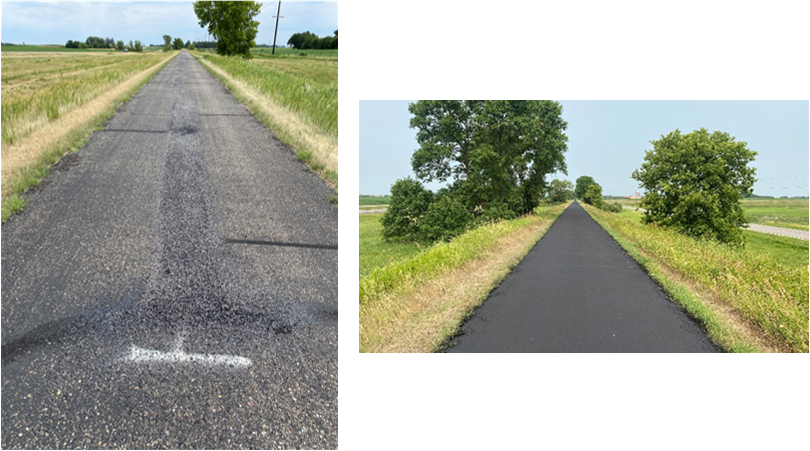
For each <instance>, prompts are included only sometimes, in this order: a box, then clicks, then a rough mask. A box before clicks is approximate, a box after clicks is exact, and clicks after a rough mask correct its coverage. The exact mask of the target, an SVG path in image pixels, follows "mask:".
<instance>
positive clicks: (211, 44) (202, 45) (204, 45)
mask: <svg viewBox="0 0 810 451" xmlns="http://www.w3.org/2000/svg"><path fill="white" fill-rule="evenodd" d="M194 47H197V48H198V49H215V48H217V43H216V42H215V41H202V42H200V41H194Z"/></svg>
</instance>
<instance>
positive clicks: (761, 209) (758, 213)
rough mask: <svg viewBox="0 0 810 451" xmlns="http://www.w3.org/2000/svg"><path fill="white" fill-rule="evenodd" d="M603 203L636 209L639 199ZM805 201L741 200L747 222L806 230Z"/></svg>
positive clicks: (639, 202) (806, 202) (806, 213)
mask: <svg viewBox="0 0 810 451" xmlns="http://www.w3.org/2000/svg"><path fill="white" fill-rule="evenodd" d="M605 202H609V203H616V204H620V205H626V206H628V207H638V206H639V205H640V204H641V200H639V199H610V200H605ZM808 204H810V201H808V200H807V199H743V200H742V207H743V211H744V212H745V214H746V216H747V217H748V219H749V222H751V223H754V224H763V225H769V226H774V227H786V228H792V229H797V230H808V221H810V214H808Z"/></svg>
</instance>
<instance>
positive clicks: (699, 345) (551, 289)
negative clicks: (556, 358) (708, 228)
mask: <svg viewBox="0 0 810 451" xmlns="http://www.w3.org/2000/svg"><path fill="white" fill-rule="evenodd" d="M454 342H455V343H456V344H455V346H453V347H450V348H449V349H448V350H447V352H718V351H719V349H718V348H717V347H716V346H715V345H714V344H712V343H711V342H710V341H709V339H708V338H707V337H706V334H705V333H704V332H703V331H702V330H701V329H700V328H699V327H698V326H697V324H696V323H695V322H693V321H692V320H691V319H690V318H688V317H687V316H686V314H685V313H684V312H683V311H682V310H681V309H680V308H679V307H678V306H677V305H675V304H673V303H672V302H671V301H669V300H668V299H667V296H666V294H665V292H664V291H662V290H661V288H660V287H659V286H658V285H657V284H656V283H655V282H653V281H652V279H650V277H649V276H648V275H647V274H646V273H645V272H644V271H643V270H642V269H641V268H640V267H639V265H638V264H637V263H636V262H635V260H633V259H632V258H631V257H630V256H628V255H627V254H626V253H625V252H624V251H623V250H622V248H621V247H619V245H618V244H616V242H615V241H614V240H613V238H611V237H610V235H608V233H607V232H605V231H604V230H603V229H602V228H601V227H600V226H599V225H598V224H597V223H596V222H595V221H594V220H593V219H592V218H591V217H590V216H589V215H588V213H586V212H585V210H583V209H582V207H581V206H580V205H579V204H577V203H576V202H574V203H573V204H571V206H569V207H568V208H567V209H566V210H565V211H564V212H563V214H562V215H560V217H559V218H557V220H556V221H555V222H554V224H553V225H552V226H551V228H550V229H549V230H548V231H547V232H546V234H545V235H544V236H543V238H542V239H541V240H540V241H539V242H538V243H537V245H535V246H534V248H533V249H532V250H531V251H530V252H529V253H528V254H527V255H526V257H525V258H524V259H523V260H522V261H521V262H520V263H519V264H518V265H517V266H516V267H515V269H514V270H513V271H512V273H511V274H510V275H509V276H508V277H507V278H506V279H505V280H504V281H503V283H502V284H501V285H500V286H498V287H497V288H496V289H495V290H493V292H492V294H491V295H490V297H489V299H487V300H486V301H485V302H484V303H483V304H482V305H481V307H479V308H478V309H477V310H476V311H475V314H474V315H473V317H472V318H470V320H468V321H467V322H466V323H465V324H464V326H463V327H462V335H460V336H459V337H457V338H456V339H454Z"/></svg>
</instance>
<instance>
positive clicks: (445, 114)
mask: <svg viewBox="0 0 810 451" xmlns="http://www.w3.org/2000/svg"><path fill="white" fill-rule="evenodd" d="M408 109H409V111H410V112H411V113H412V114H413V115H414V117H413V118H412V119H411V127H412V128H416V129H417V130H418V131H417V134H416V140H417V142H418V143H419V145H420V147H419V149H417V150H416V151H415V152H414V154H413V156H412V158H411V165H412V166H413V170H414V172H415V173H416V176H417V178H419V179H422V180H426V181H432V180H438V181H448V180H452V182H453V185H454V189H456V190H458V191H459V192H463V193H465V195H466V197H467V198H466V200H465V204H467V205H468V206H470V207H471V208H475V209H477V211H478V212H480V213H483V214H484V215H486V216H489V217H493V218H497V217H504V218H508V217H514V216H516V215H518V214H522V213H528V212H530V211H532V210H533V209H534V208H535V207H536V206H537V205H538V204H539V202H540V199H541V197H542V196H543V193H544V191H545V188H546V182H545V176H546V175H547V174H550V173H553V172H556V171H560V172H563V173H566V166H565V158H564V155H563V154H564V153H565V152H566V151H567V145H566V141H567V140H568V138H567V137H566V136H565V133H564V131H565V129H566V128H567V124H566V122H565V121H564V120H563V119H562V106H561V105H560V104H559V103H557V102H552V101H541V100H521V101H501V100H484V101H482V100H463V101H462V100H420V101H418V102H416V103H412V104H410V105H409V106H408Z"/></svg>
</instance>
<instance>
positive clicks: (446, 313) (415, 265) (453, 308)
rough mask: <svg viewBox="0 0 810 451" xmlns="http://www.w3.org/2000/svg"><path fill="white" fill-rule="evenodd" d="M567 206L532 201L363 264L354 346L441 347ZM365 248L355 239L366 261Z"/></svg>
mask: <svg viewBox="0 0 810 451" xmlns="http://www.w3.org/2000/svg"><path fill="white" fill-rule="evenodd" d="M567 206H568V204H560V205H556V206H544V207H540V208H538V209H537V211H536V214H534V215H530V216H524V217H521V218H518V219H514V220H511V221H500V222H496V223H492V224H488V225H484V226H482V227H479V228H477V229H474V230H471V231H468V232H466V233H464V234H462V235H459V236H458V237H456V238H454V239H453V240H452V241H450V242H442V243H438V244H435V245H433V246H431V247H428V248H426V249H424V250H421V251H418V249H409V250H402V249H398V250H396V251H391V252H389V253H388V254H387V256H386V258H389V259H391V260H392V262H391V263H388V264H385V265H384V266H380V267H376V268H373V269H370V270H369V265H368V263H367V265H366V268H365V270H366V271H367V272H368V273H367V275H366V276H365V277H362V278H361V279H360V351H361V352H434V351H438V350H441V349H442V348H443V346H445V345H446V343H447V341H448V339H450V338H451V337H452V336H454V335H455V334H456V333H457V331H458V329H459V327H460V326H461V324H462V323H463V322H464V320H465V319H466V318H468V317H469V315H470V314H472V312H473V311H474V309H475V308H476V307H478V306H479V305H481V303H482V302H483V301H484V300H485V299H486V298H487V296H488V295H489V293H490V292H491V291H492V289H493V288H494V287H495V286H497V284H498V283H500V282H501V281H502V280H503V279H504V277H506V275H507V274H508V273H509V271H510V270H511V269H512V268H513V267H514V266H515V265H517V263H519V262H520V260H521V259H522V258H523V257H524V256H525V255H526V253H527V252H528V251H529V250H530V249H531V248H532V247H533V246H534V244H535V243H537V241H538V240H539V239H540V238H541V237H542V236H543V234H545V232H546V231H547V230H548V228H549V227H550V226H551V224H552V223H553V222H554V220H555V219H556V218H557V217H558V216H559V215H560V214H561V213H562V212H563V210H564V209H565V208H566V207H567ZM375 216H376V215H375ZM361 220H362V217H361ZM361 224H362V222H361ZM366 244H368V242H367V243H366ZM368 249H369V248H368V247H365V246H364V244H363V243H362V242H361V246H360V254H361V255H360V261H361V262H363V261H364V260H366V261H368V258H369V257H368V256H367V255H366V256H364V253H366V252H367V250H368ZM374 251H379V249H374V248H372V249H371V250H370V251H369V252H374ZM414 251H416V253H415V254H414V255H412V256H405V255H403V254H404V253H409V252H414ZM383 260H384V259H383ZM377 261H378V262H379V261H380V260H379V259H378V260H377ZM361 265H362V263H361Z"/></svg>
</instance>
